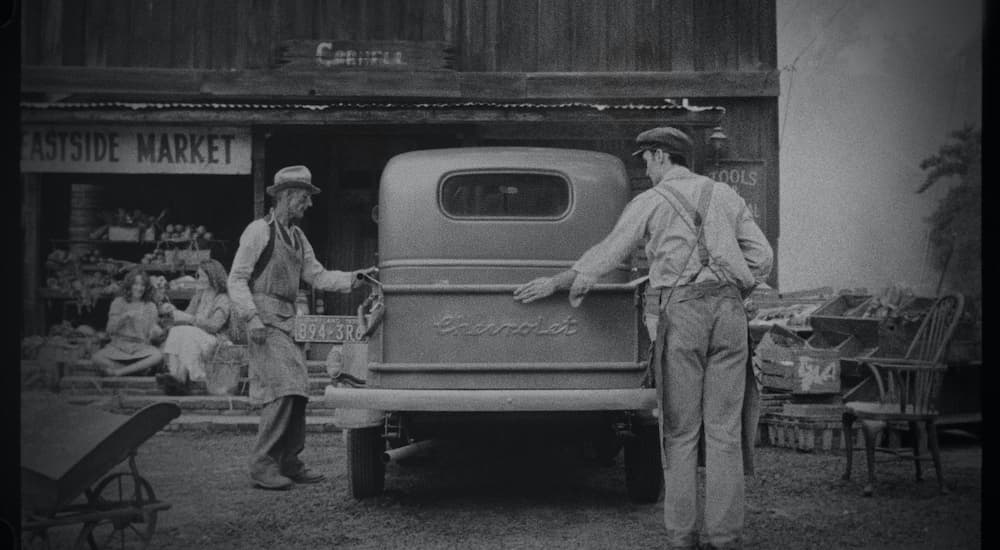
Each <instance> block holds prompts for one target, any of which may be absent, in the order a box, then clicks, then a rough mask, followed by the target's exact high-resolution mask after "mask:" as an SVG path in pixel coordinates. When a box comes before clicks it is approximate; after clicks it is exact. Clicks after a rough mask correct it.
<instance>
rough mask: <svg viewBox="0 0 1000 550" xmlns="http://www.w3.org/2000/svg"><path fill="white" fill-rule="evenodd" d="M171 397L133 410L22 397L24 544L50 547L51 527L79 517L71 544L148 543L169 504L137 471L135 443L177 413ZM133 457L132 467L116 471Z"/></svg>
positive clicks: (139, 545)
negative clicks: (124, 412) (108, 409)
mask: <svg viewBox="0 0 1000 550" xmlns="http://www.w3.org/2000/svg"><path fill="white" fill-rule="evenodd" d="M180 412H181V411H180V407H178V406H177V405H176V404H174V403H155V404H152V405H149V406H147V407H145V408H143V409H142V410H139V411H138V412H136V413H134V414H132V415H131V416H128V415H121V414H114V413H110V412H106V411H102V410H99V409H96V408H93V407H88V406H81V405H71V404H68V403H65V402H63V401H61V400H59V399H58V398H56V397H54V396H53V397H51V398H49V397H39V398H33V399H25V400H22V408H21V503H22V504H21V518H22V520H21V523H22V533H23V539H22V540H23V541H24V542H25V545H24V546H25V548H34V547H38V546H39V545H40V546H41V547H43V548H47V547H48V546H49V529H52V528H56V527H62V526H67V525H74V524H80V525H81V528H80V531H79V533H78V534H77V536H76V539H75V542H74V544H73V546H72V548H74V549H85V548H89V549H91V550H96V549H99V548H146V546H147V545H148V544H149V542H150V540H151V539H152V537H153V532H154V531H155V530H156V516H157V514H158V513H159V512H162V511H164V510H167V509H169V508H170V504H168V503H166V502H163V501H160V500H158V499H157V498H156V493H154V492H153V487H152V485H150V483H149V480H147V479H146V478H144V477H142V476H141V475H140V474H139V470H138V468H137V466H136V461H135V456H136V449H137V448H138V447H139V446H140V445H142V443H143V442H145V441H146V440H147V439H149V438H150V437H152V436H153V435H154V434H155V433H156V432H158V431H160V430H161V429H162V428H163V427H164V426H166V425H167V424H168V423H169V422H170V421H171V420H173V419H174V418H177V417H178V416H180ZM126 460H127V461H128V470H127V471H120V470H119V471H116V472H112V470H113V469H114V468H115V467H116V466H118V465H120V464H122V463H123V462H125V461H126Z"/></svg>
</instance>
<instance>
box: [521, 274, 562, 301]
mask: <svg viewBox="0 0 1000 550" xmlns="http://www.w3.org/2000/svg"><path fill="white" fill-rule="evenodd" d="M555 291H556V282H555V279H554V278H553V277H539V278H537V279H535V280H533V281H529V282H527V283H524V284H523V285H521V286H519V287H517V288H515V289H514V299H515V300H517V301H519V302H522V303H525V304H530V303H531V302H534V301H535V300H540V299H542V298H545V297H546V296H551V295H552V294H553V293H555Z"/></svg>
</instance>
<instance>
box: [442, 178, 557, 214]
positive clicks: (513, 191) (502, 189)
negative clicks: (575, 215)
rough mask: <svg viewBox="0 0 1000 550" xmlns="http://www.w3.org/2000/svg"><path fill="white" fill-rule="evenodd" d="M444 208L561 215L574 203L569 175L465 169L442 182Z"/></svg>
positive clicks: (448, 211) (453, 211)
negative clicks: (465, 170) (488, 171)
mask: <svg viewBox="0 0 1000 550" xmlns="http://www.w3.org/2000/svg"><path fill="white" fill-rule="evenodd" d="M440 197H441V208H442V210H443V211H444V212H445V214H447V215H449V216H453V217H456V218H539V219H552V220H554V219H559V218H561V217H563V216H565V215H566V212H567V211H568V210H569V204H570V187H569V182H568V181H567V180H566V178H564V177H562V176H560V175H556V174H545V173H533V172H527V173H526V172H503V173H482V172H475V173H464V174H453V175H450V176H447V177H445V179H444V180H443V181H442V183H441V195H440Z"/></svg>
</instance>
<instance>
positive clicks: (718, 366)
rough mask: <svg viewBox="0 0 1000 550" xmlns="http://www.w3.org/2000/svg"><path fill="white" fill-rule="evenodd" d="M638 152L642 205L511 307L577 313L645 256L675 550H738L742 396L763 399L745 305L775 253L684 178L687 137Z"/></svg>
mask: <svg viewBox="0 0 1000 550" xmlns="http://www.w3.org/2000/svg"><path fill="white" fill-rule="evenodd" d="M636 142H637V145H638V150H637V151H636V152H635V153H633V156H636V157H638V156H640V155H641V157H642V160H643V162H644V163H645V165H646V174H647V175H648V176H649V178H650V179H651V180H652V182H653V187H652V188H651V189H649V190H647V191H644V192H643V193H640V194H639V195H638V196H636V197H635V198H634V199H633V200H632V201H631V202H630V203H629V204H628V206H626V208H625V210H624V211H623V212H622V214H621V217H620V218H619V219H618V222H617V223H616V224H615V227H614V229H612V231H611V233H610V234H609V235H608V236H607V237H606V238H605V239H604V240H602V241H601V242H600V243H598V244H596V245H595V246H593V247H592V248H591V249H590V250H588V251H587V252H585V253H584V255H583V256H582V257H581V258H580V259H579V260H578V261H577V262H576V263H575V264H574V265H573V267H572V268H571V269H568V270H566V271H564V272H562V273H559V274H557V275H555V276H553V277H542V278H539V279H535V280H533V281H530V282H528V283H525V284H524V285H521V286H520V287H518V288H517V289H516V290H515V292H514V297H515V299H518V300H520V301H522V302H525V303H528V302H532V301H534V300H538V299H540V298H544V297H546V296H549V295H550V294H552V293H554V292H555V291H556V290H557V289H559V288H567V287H568V288H569V289H570V303H571V304H573V305H576V304H578V303H579V300H581V299H582V298H583V296H584V295H585V294H586V293H587V291H588V290H589V289H590V288H591V287H592V286H593V285H594V283H595V282H596V281H597V280H598V278H599V277H601V276H602V275H604V274H606V273H608V272H610V271H611V270H613V269H615V268H616V267H617V266H618V265H619V264H621V263H622V262H623V261H624V260H625V259H626V258H628V256H629V255H630V254H631V253H632V251H633V250H634V249H635V247H636V246H639V245H640V244H644V245H645V250H646V257H647V258H648V259H649V287H648V289H647V291H646V293H645V323H646V328H647V329H648V331H649V334H650V337H651V339H655V342H656V346H655V351H654V355H653V358H654V362H653V363H654V365H655V368H654V375H655V380H656V387H657V395H658V403H659V410H660V415H659V421H660V433H661V436H662V451H663V455H662V459H663V477H664V486H665V495H666V496H665V498H664V503H663V516H664V517H663V519H664V525H665V527H666V530H667V542H668V547H669V548H696V547H698V546H699V544H700V545H702V546H701V547H703V548H740V547H741V545H742V530H743V491H744V483H743V474H744V471H745V468H750V469H751V471H752V467H753V463H752V460H750V459H751V458H752V454H751V451H752V441H753V439H752V437H753V431H752V430H753V429H754V428H755V424H756V422H755V421H747V419H748V418H752V416H753V413H752V412H748V411H744V410H743V407H744V404H745V403H744V396H746V395H751V396H753V395H755V394H754V393H747V392H753V390H755V389H756V387H755V386H754V385H753V384H754V381H753V377H752V373H750V372H749V371H748V354H749V347H748V346H749V342H748V332H747V318H746V312H745V310H744V308H743V298H744V297H745V296H747V295H748V294H749V292H750V291H751V290H752V289H753V287H754V286H756V285H757V284H759V283H761V282H763V281H764V279H765V278H766V277H767V275H768V274H769V273H770V270H771V263H772V259H773V251H772V250H771V246H770V244H769V243H768V242H767V239H766V238H765V237H764V234H763V232H761V230H760V228H759V227H758V226H757V224H756V223H755V222H754V219H753V215H752V214H751V213H750V210H749V209H748V208H747V205H746V203H745V202H744V201H743V199H742V198H740V196H739V195H737V194H736V192H735V191H734V190H733V189H732V188H730V187H729V186H728V185H725V184H722V183H719V182H715V181H712V180H711V179H709V178H707V177H704V176H699V175H697V174H695V173H693V172H691V170H689V169H688V167H687V166H688V161H689V160H690V159H691V152H692V143H691V139H690V138H689V137H688V136H687V134H685V133H684V132H682V131H681V130H678V129H677V128H672V127H669V126H664V127H660V128H653V129H651V130H647V131H645V132H642V133H641V134H639V136H638V137H637V138H636ZM748 424H749V425H750V430H748V429H747V425H748ZM702 433H703V434H704V438H705V474H706V475H705V503H704V509H705V517H704V523H703V526H704V532H705V535H706V536H707V539H708V540H699V533H698V531H697V529H696V519H697V515H698V506H697V505H696V504H697V490H696V489H697V485H696V483H697V479H698V478H697V464H698V440H699V437H700V435H701V434H702ZM748 440H749V442H750V444H748V443H747V441H748ZM748 473H750V472H748Z"/></svg>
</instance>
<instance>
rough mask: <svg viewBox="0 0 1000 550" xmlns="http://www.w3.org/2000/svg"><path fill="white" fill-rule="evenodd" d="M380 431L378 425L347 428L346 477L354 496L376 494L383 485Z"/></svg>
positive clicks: (383, 447) (379, 492)
mask: <svg viewBox="0 0 1000 550" xmlns="http://www.w3.org/2000/svg"><path fill="white" fill-rule="evenodd" d="M380 432H381V429H380V428H378V427H375V428H360V429H356V430H347V477H348V480H349V482H350V485H351V494H352V495H353V496H354V498H365V497H372V496H376V495H378V494H381V493H382V489H383V487H385V465H384V464H382V453H383V452H385V441H383V440H382V434H381V433H380Z"/></svg>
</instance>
